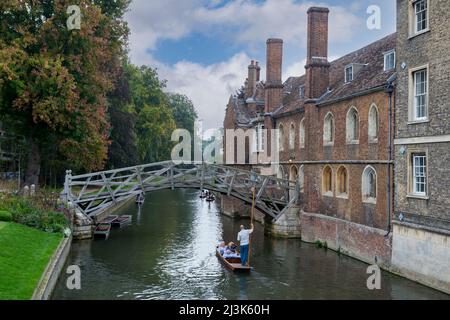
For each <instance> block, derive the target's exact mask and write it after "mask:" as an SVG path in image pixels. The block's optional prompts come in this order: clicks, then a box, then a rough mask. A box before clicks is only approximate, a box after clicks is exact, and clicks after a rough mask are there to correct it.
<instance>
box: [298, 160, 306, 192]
mask: <svg viewBox="0 0 450 320" xmlns="http://www.w3.org/2000/svg"><path fill="white" fill-rule="evenodd" d="M298 182H299V184H300V193H304V192H305V166H304V165H302V166H301V167H300V169H299V170H298Z"/></svg>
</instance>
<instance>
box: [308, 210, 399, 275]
mask: <svg viewBox="0 0 450 320" xmlns="http://www.w3.org/2000/svg"><path fill="white" fill-rule="evenodd" d="M300 223H301V233H302V240H303V241H305V242H311V243H314V242H316V241H320V242H322V243H323V242H326V244H327V247H328V248H330V249H332V250H336V251H339V252H342V253H344V254H346V255H349V256H351V257H354V258H357V259H359V260H362V261H364V262H367V263H369V264H374V263H376V264H378V265H380V266H382V267H384V268H388V267H389V264H390V257H391V235H387V232H386V231H384V230H380V229H376V228H370V227H367V226H364V225H361V224H356V223H352V222H349V221H346V220H342V219H337V218H333V217H329V216H325V215H320V214H312V213H306V212H302V213H301V215H300Z"/></svg>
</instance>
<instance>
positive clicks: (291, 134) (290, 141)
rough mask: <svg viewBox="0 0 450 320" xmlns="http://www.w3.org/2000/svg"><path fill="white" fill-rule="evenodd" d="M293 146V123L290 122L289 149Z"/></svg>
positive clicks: (292, 148)
mask: <svg viewBox="0 0 450 320" xmlns="http://www.w3.org/2000/svg"><path fill="white" fill-rule="evenodd" d="M294 148H295V125H294V124H293V123H291V128H290V130H289V150H294Z"/></svg>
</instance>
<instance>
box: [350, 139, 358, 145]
mask: <svg viewBox="0 0 450 320" xmlns="http://www.w3.org/2000/svg"><path fill="white" fill-rule="evenodd" d="M347 144H350V145H352V144H359V140H351V141H347Z"/></svg>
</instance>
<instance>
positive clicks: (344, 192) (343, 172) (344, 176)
mask: <svg viewBox="0 0 450 320" xmlns="http://www.w3.org/2000/svg"><path fill="white" fill-rule="evenodd" d="M336 181H337V184H336V186H337V188H336V189H337V190H336V192H337V194H338V195H339V196H340V197H348V193H349V192H348V188H349V183H348V182H349V176H348V170H347V168H346V167H345V166H341V167H339V169H338V171H337V174H336Z"/></svg>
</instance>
